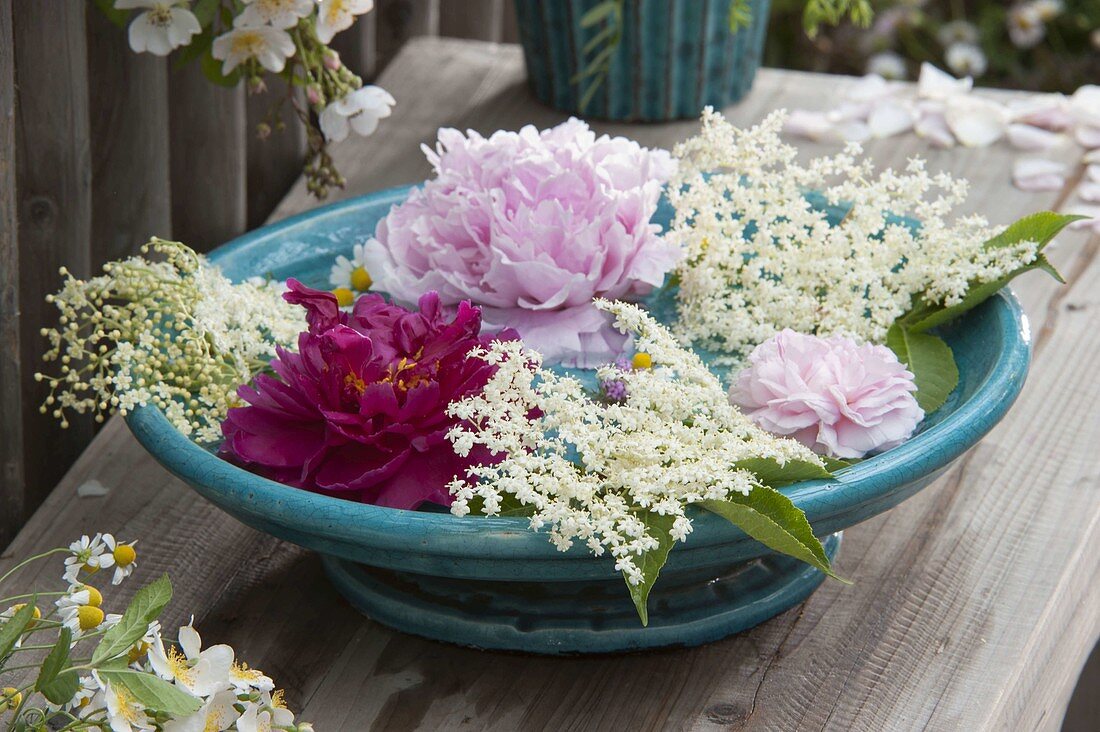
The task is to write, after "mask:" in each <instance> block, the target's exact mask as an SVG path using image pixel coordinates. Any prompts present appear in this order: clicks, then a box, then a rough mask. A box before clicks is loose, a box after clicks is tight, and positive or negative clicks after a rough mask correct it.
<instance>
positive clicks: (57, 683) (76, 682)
mask: <svg viewBox="0 0 1100 732" xmlns="http://www.w3.org/2000/svg"><path fill="white" fill-rule="evenodd" d="M38 691H39V692H40V693H41V694H42V696H44V697H46V698H47V699H48V700H50V701H51V702H53V703H54V704H66V703H68V702H69V701H70V700H71V699H72V698H73V697H74V696H75V695H76V692H78V691H80V675H79V674H78V673H77V672H76V671H74V670H71V669H70V670H69V671H63V672H61V673H60V674H58V675H57V677H56V678H54V679H53V680H52V681H50V682H49V683H46V684H43V685H42V687H41V688H39V689H38Z"/></svg>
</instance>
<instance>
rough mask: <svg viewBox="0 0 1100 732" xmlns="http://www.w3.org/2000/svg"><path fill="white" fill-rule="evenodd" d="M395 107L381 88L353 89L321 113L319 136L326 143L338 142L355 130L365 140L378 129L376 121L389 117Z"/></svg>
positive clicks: (393, 102) (387, 93) (388, 95)
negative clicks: (322, 137) (322, 134)
mask: <svg viewBox="0 0 1100 732" xmlns="http://www.w3.org/2000/svg"><path fill="white" fill-rule="evenodd" d="M394 104H396V102H395V101H394V98H393V96H391V95H390V93H389V92H388V91H386V90H385V89H383V88H382V87H380V86H373V85H372V86H365V87H363V88H362V89H356V90H355V91H353V92H351V93H350V94H348V95H347V96H345V97H344V98H343V99H337V100H336V101H335V102H332V103H331V104H329V105H328V106H327V107H325V109H324V111H322V112H321V118H320V121H321V132H322V133H324V135H325V139H326V140H328V141H329V142H340V141H341V140H343V139H344V138H346V137H347V136H348V130H349V129H352V130H355V131H356V132H357V133H358V134H360V135H363V136H364V137H366V136H367V135H370V134H371V133H373V132H374V131H375V129H377V128H378V121H379V120H380V119H383V118H385V117H389V116H390V113H391V111H392V109H391V107H393V105H394Z"/></svg>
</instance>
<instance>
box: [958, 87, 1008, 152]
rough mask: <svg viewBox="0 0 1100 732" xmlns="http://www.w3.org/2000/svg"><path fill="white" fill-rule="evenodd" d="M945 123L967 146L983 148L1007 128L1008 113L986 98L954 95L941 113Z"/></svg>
mask: <svg viewBox="0 0 1100 732" xmlns="http://www.w3.org/2000/svg"><path fill="white" fill-rule="evenodd" d="M944 119H946V120H947V126H948V127H949V128H951V131H952V132H953V133H955V137H956V138H957V139H958V141H959V142H961V143H962V144H963V145H966V146H967V147H985V146H986V145H992V144H993V143H994V142H996V141H997V140H999V139H1001V138H1002V137H1003V136H1004V134H1005V130H1006V129H1007V127H1008V112H1007V111H1006V110H1005V108H1004V107H1003V106H1002V105H1000V104H997V103H996V102H991V101H989V100H988V99H979V98H977V97H954V98H952V99H949V100H948V102H947V111H946V112H944Z"/></svg>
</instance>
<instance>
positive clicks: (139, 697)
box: [99, 663, 202, 718]
mask: <svg viewBox="0 0 1100 732" xmlns="http://www.w3.org/2000/svg"><path fill="white" fill-rule="evenodd" d="M99 675H100V677H101V678H102V679H103V680H104V681H107V682H108V683H110V684H112V685H115V686H119V687H121V688H123V689H125V690H126V691H127V692H129V694H130V696H132V697H133V698H134V701H136V702H137V703H138V704H141V705H142V706H143V707H145V708H146V709H150V710H152V711H155V712H162V713H164V714H168V715H171V716H172V717H176V718H182V717H186V716H187V715H190V714H194V713H195V712H197V711H198V710H199V707H201V706H202V701H201V700H200V699H199V698H198V697H196V696H192V695H191V694H188V693H187V692H186V691H183V690H182V689H180V688H178V687H176V686H173V685H172V684H170V683H168V682H167V681H164V680H163V679H161V678H159V677H157V676H154V675H153V674H149V673H145V672H143V671H134V670H133V669H129V668H126V666H125V664H124V663H121V664H120V663H115V664H109V665H107V666H105V667H102V668H100V670H99Z"/></svg>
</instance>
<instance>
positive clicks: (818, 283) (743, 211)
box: [668, 108, 1038, 361]
mask: <svg viewBox="0 0 1100 732" xmlns="http://www.w3.org/2000/svg"><path fill="white" fill-rule="evenodd" d="M785 119H786V115H785V113H784V112H776V113H774V114H772V115H770V116H768V117H767V119H765V120H764V121H763V122H762V123H761V124H760V125H758V126H757V127H753V128H751V129H748V130H741V129H737V128H735V127H733V126H732V125H731V124H730V123H729V122H727V121H726V120H725V119H724V118H723V117H722V116H721V115H720V114H718V113H716V112H714V111H713V110H712V109H709V108H708V109H707V110H706V111H705V112H704V114H703V128H702V132H701V133H700V134H699V135H698V136H696V137H694V138H692V139H690V140H687V141H686V142H684V143H682V144H681V145H679V146H678V147H677V149H676V151H675V154H676V155H677V157H679V158H680V166H679V169H678V175H677V177H676V178H675V179H674V180H673V181H672V182H671V183H670V184H669V187H668V195H669V198H670V200H671V202H672V204H673V206H674V207H675V209H676V215H675V218H674V220H673V223H672V226H671V230H670V232H669V234H668V236H669V237H670V238H671V239H672V240H673V241H675V242H676V243H678V244H679V245H680V246H681V247H683V249H684V251H685V259H684V260H683V264H682V266H681V268H680V271H679V282H680V286H679V292H678V294H677V298H678V301H679V323H678V324H677V326H676V328H677V335H678V336H679V337H680V338H681V340H682V341H683V342H687V343H695V344H696V345H699V346H702V347H704V348H708V349H712V350H715V351H718V352H720V353H722V354H724V355H725V358H726V359H727V360H730V361H738V360H739V359H741V358H743V357H744V356H746V355H747V353H748V351H749V350H751V349H752V347H753V346H755V345H757V344H759V343H762V342H763V341H765V340H767V339H768V338H770V337H772V336H773V335H775V334H776V333H778V332H780V331H781V330H783V329H784V328H790V329H792V330H794V331H797V332H800V333H812V334H817V335H834V334H835V335H845V336H848V337H851V338H855V339H856V340H858V341H869V342H872V343H881V342H882V341H883V340H884V339H885V337H886V332H887V330H889V328H890V326H891V325H892V324H893V323H894V321H895V320H896V319H897V318H898V317H900V316H901V315H903V314H904V313H905V312H906V311H908V310H909V309H910V307H911V306H912V304H913V302H914V298H918V297H919V298H923V299H924V300H925V301H927V302H928V303H930V304H943V305H946V306H950V305H954V304H956V303H958V302H959V301H960V300H961V299H962V298H963V297H964V296H965V294H966V293H967V291H968V290H969V289H970V288H971V286H972V284H973V283H974V282H988V281H992V280H996V279H998V278H1000V277H1002V276H1005V275H1007V274H1009V273H1010V272H1012V271H1014V270H1016V269H1018V268H1019V267H1021V266H1023V265H1025V264H1027V263H1029V262H1031V261H1033V260H1034V259H1035V257H1036V255H1037V249H1038V244H1037V242H1022V243H1020V244H1018V245H1014V246H1006V247H986V246H984V245H985V242H986V241H987V240H988V239H990V238H991V236H992V235H993V233H994V232H993V230H992V229H991V228H990V226H989V224H988V222H987V221H986V220H985V219H984V218H982V217H980V216H965V217H959V218H956V219H954V220H951V214H952V212H953V211H955V210H956V209H957V208H958V207H959V206H960V205H961V204H962V203H963V202H964V201H965V199H966V195H967V183H966V181H964V180H958V179H955V178H953V177H951V176H950V175H947V174H946V173H940V174H936V175H931V174H929V173H928V172H927V171H926V170H925V164H924V161H923V160H920V159H916V158H914V159H912V160H910V161H909V164H908V166H907V167H906V169H905V171H904V172H896V171H893V170H885V171H883V172H881V173H879V174H878V175H875V174H874V170H873V166H872V163H871V161H870V160H867V159H864V158H862V157H861V155H862V149H861V148H860V146H859V145H858V144H854V143H853V144H850V145H848V147H847V148H846V149H845V150H844V151H843V152H841V153H839V154H837V155H834V156H830V157H822V158H817V159H814V160H812V161H810V162H809V163H808V164H806V165H805V166H803V165H800V164H799V163H798V162H797V161H796V156H797V150H796V149H795V148H793V147H791V146H789V145H785V144H783V143H782V142H781V141H780V138H779V132H780V130H781V129H782V128H783V124H784V121H785ZM810 192H816V193H817V194H820V196H821V197H823V198H824V200H825V202H826V204H827V207H834V208H837V207H839V208H840V209H842V210H843V211H845V212H846V213H844V215H843V217H842V218H841V219H840V220H839V221H834V220H831V219H830V216H829V211H828V210H826V208H827V207H823V206H820V205H818V206H815V205H814V204H813V203H812V202H811V200H810V198H811V196H810V195H809V194H810ZM917 222H919V223H917Z"/></svg>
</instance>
